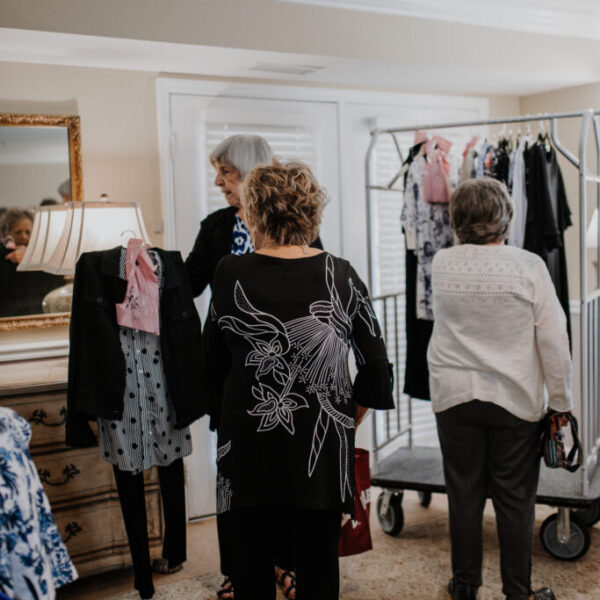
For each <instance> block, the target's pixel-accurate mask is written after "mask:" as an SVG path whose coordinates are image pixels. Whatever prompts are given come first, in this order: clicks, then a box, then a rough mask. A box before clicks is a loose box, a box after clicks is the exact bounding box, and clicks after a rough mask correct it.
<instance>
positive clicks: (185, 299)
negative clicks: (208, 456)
mask: <svg viewBox="0 0 600 600" xmlns="http://www.w3.org/2000/svg"><path fill="white" fill-rule="evenodd" d="M156 253H157V254H158V256H159V257H160V261H161V263H162V265H163V270H164V285H163V290H162V294H161V298H160V332H161V335H160V353H161V355H162V357H163V359H165V357H168V360H165V362H164V376H165V380H166V384H167V392H168V394H169V400H170V402H171V403H172V405H173V407H174V411H175V417H176V422H175V427H176V428H178V429H181V428H183V427H187V426H188V425H190V424H191V423H192V422H193V421H195V420H196V419H198V418H200V417H201V416H203V415H204V414H206V413H207V412H208V403H207V400H206V398H205V397H204V396H203V395H202V394H201V393H199V390H202V381H201V378H200V373H199V372H198V364H199V362H200V346H201V334H202V332H201V326H200V318H199V317H198V313H197V311H196V307H195V306H194V299H193V296H192V290H191V285H190V282H189V278H188V275H187V271H186V269H185V266H184V263H183V260H182V258H181V254H180V253H179V252H175V251H166V250H161V249H156ZM122 255H123V254H122V248H121V247H120V246H119V247H117V248H113V249H112V250H103V251H100V252H86V253H84V254H82V255H81V257H80V259H79V261H78V262H77V267H76V270H75V282H74V288H73V307H72V311H71V325H70V346H69V380H68V386H67V421H66V434H67V437H66V442H67V444H68V445H69V446H76V447H85V446H93V445H95V444H96V436H95V435H94V434H93V432H92V430H91V428H90V426H89V424H88V421H91V420H96V419H97V418H99V417H100V418H104V419H109V420H111V421H112V420H119V419H122V418H123V411H124V404H125V402H124V400H125V387H126V379H127V366H126V363H125V356H124V355H123V350H122V347H121V339H120V337H123V334H122V333H121V331H120V328H119V325H118V323H117V319H116V308H115V306H116V304H118V303H121V302H122V301H123V298H124V296H125V292H126V289H127V282H126V281H125V280H124V279H122V278H121V277H120V272H121V271H120V263H121V260H122ZM90 340H93V343H91V341H90ZM134 364H135V363H134Z"/></svg>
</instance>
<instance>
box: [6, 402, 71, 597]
mask: <svg viewBox="0 0 600 600" xmlns="http://www.w3.org/2000/svg"><path fill="white" fill-rule="evenodd" d="M30 438H31V427H30V425H29V423H27V421H25V419H23V417H20V416H19V415H18V414H17V413H15V412H14V411H12V410H10V409H9V408H5V407H0V592H1V593H3V594H6V595H7V596H8V597H9V598H18V599H19V600H53V599H54V598H55V597H56V594H55V588H57V587H60V586H62V585H65V584H67V583H70V582H71V581H73V580H75V579H77V571H76V570H75V567H74V566H73V563H72V562H71V559H70V558H69V555H68V553H67V549H66V547H65V545H64V543H63V541H62V539H61V537H60V534H59V532H58V528H57V526H56V524H55V523H54V518H53V517H52V512H51V510H50V503H49V502H48V498H47V497H46V494H45V492H44V488H43V487H42V484H41V482H40V478H39V476H38V473H37V470H36V468H35V465H34V464H33V461H32V460H31V457H30V455H29V440H30Z"/></svg>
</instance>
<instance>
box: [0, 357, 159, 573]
mask: <svg viewBox="0 0 600 600" xmlns="http://www.w3.org/2000/svg"><path fill="white" fill-rule="evenodd" d="M19 373H20V376H19ZM17 380H20V382H21V383H19V384H18V385H17V384H16V381H17ZM23 381H25V383H23ZM66 387H67V383H66V361H65V360H62V359H61V360H50V361H48V360H46V361H29V363H19V365H18V368H17V369H16V371H15V370H14V369H13V370H12V371H11V370H10V365H7V364H2V365H0V405H2V406H6V407H8V408H12V409H13V410H14V411H16V412H17V413H19V414H20V415H21V416H23V417H25V419H26V420H27V421H28V422H29V424H30V425H31V431H32V435H31V444H30V450H31V456H32V458H33V461H34V462H35V465H36V467H37V470H38V473H39V474H40V479H41V480H42V483H43V484H44V489H45V491H46V494H47V495H48V498H49V500H50V504H51V506H52V512H53V514H54V519H55V521H56V524H57V525H58V529H59V531H60V533H61V535H62V538H63V540H64V541H65V543H66V545H67V549H68V551H69V554H70V556H71V559H72V560H73V562H74V563H75V566H76V567H77V570H78V572H79V575H80V576H85V575H90V574H93V573H100V572H103V571H109V570H112V569H119V568H123V567H126V566H128V565H130V564H131V557H130V554H129V545H128V541H127V534H126V533H125V525H124V524H123V517H122V514H121V506H120V504H119V496H118V494H117V490H116V486H115V482H114V476H113V469H112V465H110V464H109V463H107V462H105V461H104V460H102V459H100V458H99V456H98V447H97V446H95V447H93V448H83V449H80V448H69V447H67V446H66V445H65V427H64V423H65V416H66ZM145 485H146V510H147V515H148V536H149V541H150V554H151V556H152V557H155V556H160V555H161V550H162V542H161V540H162V534H163V521H162V509H161V498H160V488H159V483H158V475H157V472H156V469H153V470H152V471H147V472H146V476H145Z"/></svg>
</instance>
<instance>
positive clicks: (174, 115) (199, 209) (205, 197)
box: [165, 94, 341, 519]
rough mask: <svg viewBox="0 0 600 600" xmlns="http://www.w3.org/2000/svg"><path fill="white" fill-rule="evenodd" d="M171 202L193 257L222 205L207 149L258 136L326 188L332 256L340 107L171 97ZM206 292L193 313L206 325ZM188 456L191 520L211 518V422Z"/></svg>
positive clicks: (337, 242) (179, 239) (324, 233)
mask: <svg viewBox="0 0 600 600" xmlns="http://www.w3.org/2000/svg"><path fill="white" fill-rule="evenodd" d="M170 118H171V142H172V178H171V180H172V182H173V190H172V196H173V202H172V206H171V210H169V211H166V214H165V220H166V223H165V225H166V228H167V231H168V232H171V233H170V235H169V237H170V238H172V239H170V240H169V241H170V243H169V245H170V246H172V247H175V248H177V249H178V250H181V253H182V255H183V257H184V258H185V257H186V256H187V255H188V253H189V251H190V250H191V248H192V246H193V244H194V240H195V238H196V235H197V234H198V230H199V223H200V221H201V220H202V219H203V218H204V217H206V215H208V214H209V213H210V212H212V211H214V210H217V209H218V208H222V207H224V206H226V203H225V200H224V199H223V198H222V196H221V194H220V191H219V190H218V189H217V188H216V187H215V186H214V185H213V180H214V171H213V169H212V167H211V165H210V164H209V161H208V156H209V154H210V152H211V150H212V149H213V148H214V147H215V146H216V145H217V144H218V143H219V142H220V141H221V140H223V139H225V138H226V137H228V136H230V135H233V134H236V133H252V134H258V135H262V136H263V137H264V138H266V139H267V140H268V142H269V143H270V145H271V147H272V148H273V150H274V152H275V154H276V155H277V156H278V157H280V158H281V159H284V160H290V159H300V160H302V161H304V162H306V163H308V164H309V166H310V167H311V168H312V169H313V170H314V172H315V175H316V176H317V178H318V180H319V182H320V184H321V185H322V186H323V187H325V188H326V190H327V193H328V196H329V204H328V206H327V208H326V209H325V213H324V217H323V223H322V226H321V239H322V241H323V245H324V246H325V248H326V249H327V250H328V251H330V252H332V253H333V254H339V253H340V249H341V225H340V223H341V219H340V198H339V158H338V156H339V149H338V142H337V140H338V124H337V123H338V121H337V107H336V104H335V103H329V102H297V101H287V100H265V99H256V98H238V97H236V98H231V97H226V96H209V95H196V94H173V95H171V96H170ZM208 301H209V292H208V291H206V292H205V293H204V294H203V295H202V296H201V297H200V298H199V299H198V300H197V306H198V310H199V313H200V316H201V318H202V320H203V322H204V319H205V316H206V314H207V310H208ZM192 439H193V448H194V450H193V453H192V455H191V456H189V457H188V458H187V459H186V477H187V513H188V518H191V519H193V518H198V517H202V516H205V515H209V514H213V513H214V512H215V478H216V469H215V450H216V439H215V435H214V434H213V433H211V432H210V431H209V430H208V418H206V417H205V418H203V419H201V420H200V421H199V422H196V423H195V424H194V425H193V426H192Z"/></svg>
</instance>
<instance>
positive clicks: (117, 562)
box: [54, 489, 163, 575]
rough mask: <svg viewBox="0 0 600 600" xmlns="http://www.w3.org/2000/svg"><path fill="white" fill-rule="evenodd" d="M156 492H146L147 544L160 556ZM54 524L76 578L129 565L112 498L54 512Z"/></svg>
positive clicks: (116, 504)
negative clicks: (72, 564)
mask: <svg viewBox="0 0 600 600" xmlns="http://www.w3.org/2000/svg"><path fill="white" fill-rule="evenodd" d="M161 511H162V509H161V500H160V492H159V490H158V489H154V490H150V491H148V492H146V512H147V517H148V540H149V544H150V548H151V554H152V555H153V556H156V555H159V554H160V548H161V543H162V542H161V540H162V534H163V524H162V512H161ZM54 520H55V521H56V525H57V527H58V530H59V532H60V534H61V536H62V538H63V541H64V542H65V544H66V546H67V550H68V551H69V556H70V557H71V559H72V560H73V562H74V563H75V566H76V567H77V570H78V571H79V574H80V575H85V574H86V573H89V572H92V571H93V572H98V571H101V570H108V569H111V568H119V567H124V566H127V565H129V564H131V557H130V553H129V543H128V541H127V533H126V532H125V524H124V523H123V515H122V513H121V506H120V504H119V500H118V498H116V497H113V498H109V499H106V500H104V501H98V502H90V503H82V504H75V505H72V506H70V507H69V508H66V509H64V510H55V511H54Z"/></svg>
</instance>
